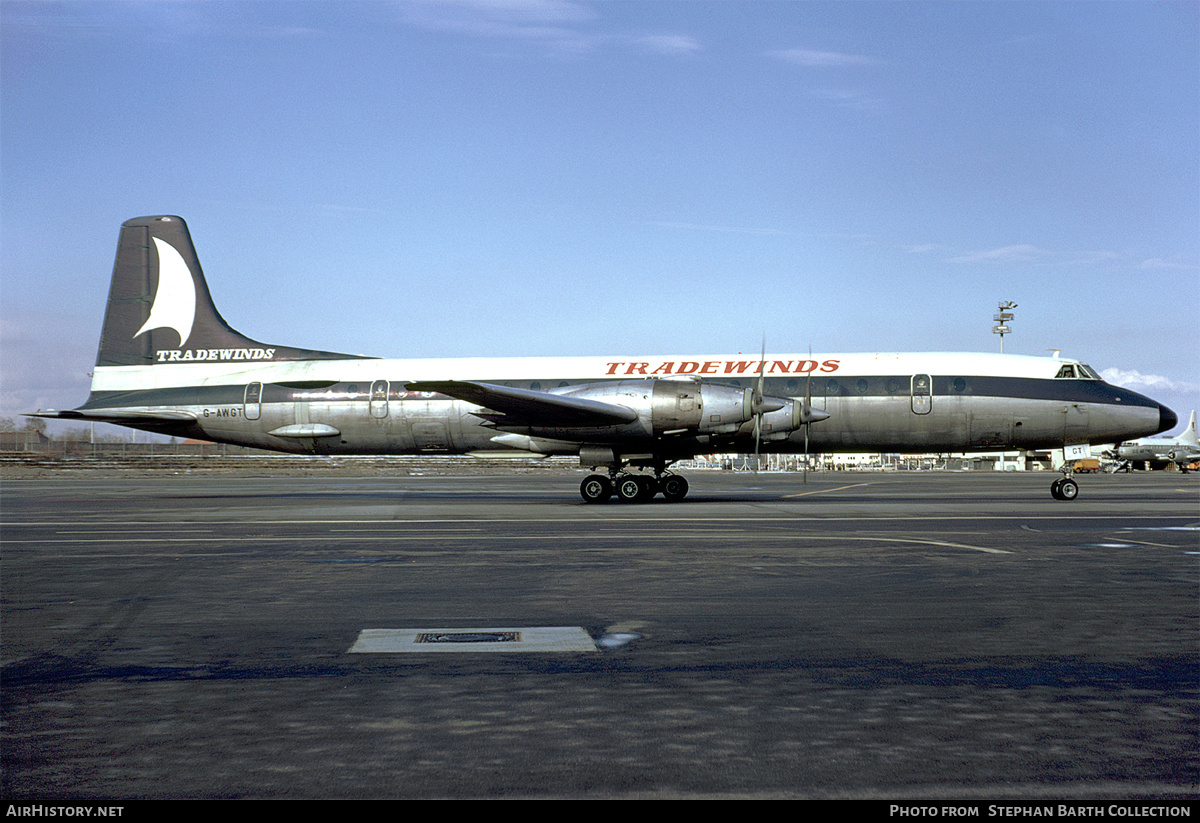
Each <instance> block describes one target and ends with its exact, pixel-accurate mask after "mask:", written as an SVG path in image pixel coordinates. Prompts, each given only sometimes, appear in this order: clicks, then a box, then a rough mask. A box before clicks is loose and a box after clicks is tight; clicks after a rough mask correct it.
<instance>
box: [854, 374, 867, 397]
mask: <svg viewBox="0 0 1200 823" xmlns="http://www.w3.org/2000/svg"><path fill="white" fill-rule="evenodd" d="M854 388H856V389H858V393H859V394H866V393H867V380H866V378H865V377H860V378H858V381H857V382H856V383H855V384H854Z"/></svg>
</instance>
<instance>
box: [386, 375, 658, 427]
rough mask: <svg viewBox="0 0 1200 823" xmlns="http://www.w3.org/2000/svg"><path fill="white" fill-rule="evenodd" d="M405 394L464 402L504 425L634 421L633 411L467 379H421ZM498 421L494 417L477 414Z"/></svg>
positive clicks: (597, 424) (577, 398)
mask: <svg viewBox="0 0 1200 823" xmlns="http://www.w3.org/2000/svg"><path fill="white" fill-rule="evenodd" d="M408 390H409V391H423V392H437V393H438V394H444V395H446V396H447V397H453V398H455V399H457V400H465V401H467V402H468V403H474V404H475V405H476V406H482V407H484V408H485V409H488V410H490V411H493V412H497V413H499V415H503V418H502V419H503V421H504V423H506V424H507V425H537V426H551V427H563V428H570V427H592V426H619V425H621V424H623V423H632V422H633V421H635V420H637V419H638V416H637V412H635V411H634V410H633V409H630V408H626V407H625V406H618V405H616V404H613V403H602V402H600V401H599V400H587V399H585V398H582V397H564V396H562V395H560V394H547V393H546V392H541V391H532V390H530V389H514V388H511V387H509V386H497V385H495V384H493V383H476V382H473V381H469V380H422V381H419V382H416V383H409V384H408ZM478 416H480V417H483V418H484V419H487V420H493V422H499V419H500V418H498V417H497V415H489V414H480V415H478Z"/></svg>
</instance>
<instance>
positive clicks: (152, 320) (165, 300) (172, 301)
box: [134, 237, 196, 348]
mask: <svg viewBox="0 0 1200 823" xmlns="http://www.w3.org/2000/svg"><path fill="white" fill-rule="evenodd" d="M154 245H155V247H156V248H157V249H158V290H157V291H156V292H155V293H154V303H153V305H151V307H150V317H148V318H147V319H146V322H145V324H144V325H143V326H142V327H141V328H140V329H138V331H137V334H135V335H134V337H135V338H136V337H138V336H139V335H141V334H144V333H145V332H148V331H150V330H152V329H174V330H175V331H176V332H177V333H178V334H179V347H180V348H183V347H184V346H186V345H187V341H188V338H189V337H191V336H192V323H193V322H195V319H196V281H195V280H193V279H192V272H191V270H190V269H189V268H188V265H187V263H186V262H184V259H183V257H181V256H180V254H179V252H178V251H176V250H175V247H174V246H172V245H171V244H170V243H167V242H166V241H164V240H160V239H159V238H157V237H155V238H154Z"/></svg>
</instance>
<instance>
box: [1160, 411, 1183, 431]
mask: <svg viewBox="0 0 1200 823" xmlns="http://www.w3.org/2000/svg"><path fill="white" fill-rule="evenodd" d="M1178 422H1179V418H1178V417H1177V416H1176V415H1175V412H1173V411H1171V410H1170V409H1168V408H1167V407H1166V406H1164V405H1162V404H1159V407H1158V430H1159V431H1160V432H1165V431H1170V430H1171V429H1173V428H1175V425H1176V424H1177V423H1178Z"/></svg>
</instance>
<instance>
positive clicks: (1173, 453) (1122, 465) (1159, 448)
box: [1112, 409, 1200, 472]
mask: <svg viewBox="0 0 1200 823" xmlns="http://www.w3.org/2000/svg"><path fill="white" fill-rule="evenodd" d="M1112 455H1113V457H1114V458H1115V459H1116V460H1118V461H1120V462H1119V463H1118V465H1117V467H1116V468H1115V469H1113V471H1114V472H1116V471H1121V470H1122V469H1124V470H1125V471H1129V470H1130V469H1131V468H1133V467H1134V465H1136V464H1138V463H1145V464H1146V465H1147V466H1148V467H1149V468H1151V469H1157V468H1165V467H1166V466H1167V465H1168V464H1170V463H1174V464H1175V465H1176V466H1178V467H1179V470H1180V471H1184V472H1186V471H1187V470H1188V466H1189V465H1191V464H1192V463H1195V462H1196V461H1198V460H1200V437H1198V436H1197V433H1196V411H1195V409H1193V410H1192V416H1191V418H1190V419H1189V420H1188V425H1187V428H1186V429H1184V430H1183V432H1182V433H1181V434H1180V435H1179V436H1178V437H1172V438H1163V437H1155V438H1147V439H1143V440H1132V441H1129V442H1127V443H1118V444H1117V445H1116V447H1115V448H1114V449H1113V450H1112Z"/></svg>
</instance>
